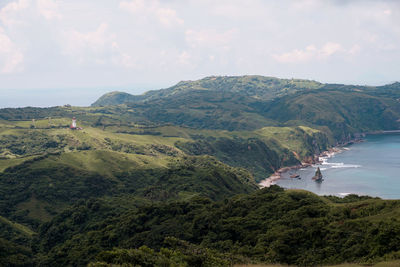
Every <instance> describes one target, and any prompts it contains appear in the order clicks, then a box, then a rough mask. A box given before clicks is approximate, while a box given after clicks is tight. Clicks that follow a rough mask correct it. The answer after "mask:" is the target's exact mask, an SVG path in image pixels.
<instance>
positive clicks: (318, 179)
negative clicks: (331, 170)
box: [312, 167, 323, 182]
mask: <svg viewBox="0 0 400 267" xmlns="http://www.w3.org/2000/svg"><path fill="white" fill-rule="evenodd" d="M312 179H313V180H314V181H316V182H322V181H323V179H322V173H321V170H320V169H319V167H318V168H317V171H316V172H315V175H314V177H313V178H312Z"/></svg>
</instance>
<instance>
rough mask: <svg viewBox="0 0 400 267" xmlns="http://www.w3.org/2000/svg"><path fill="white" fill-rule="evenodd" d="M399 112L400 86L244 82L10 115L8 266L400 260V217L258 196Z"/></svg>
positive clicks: (5, 224) (367, 202)
mask: <svg viewBox="0 0 400 267" xmlns="http://www.w3.org/2000/svg"><path fill="white" fill-rule="evenodd" d="M399 99H400V86H399V83H394V84H391V85H386V86H380V87H366V86H355V85H340V84H321V83H318V82H314V81H307V80H293V79H291V80H285V79H277V78H271V77H262V76H237V77H207V78H204V79H201V80H198V81H185V82H180V83H178V84H177V85H175V86H173V87H170V88H167V89H162V90H156V91H150V92H147V93H145V94H143V95H141V96H132V95H129V94H126V93H120V92H112V93H109V94H106V95H104V96H103V97H101V98H100V99H99V100H98V101H97V102H96V103H94V104H93V106H92V107H71V106H63V107H51V108H33V107H27V108H16V109H11V108H9V109H0V230H1V231H0V232H1V234H0V265H4V266H32V265H36V266H54V265H58V266H69V265H72V266H83V265H86V264H88V263H90V266H109V265H112V264H114V265H124V264H131V265H133V266H135V265H143V266H153V265H161V266H231V265H232V264H234V263H238V264H239V263H278V262H279V263H284V264H296V265H301V266H310V265H321V264H336V263H343V262H359V263H372V262H378V261H386V260H396V259H398V258H400V256H399V255H400V254H399V251H400V248H399V246H398V244H399V243H400V242H399V240H398V238H397V237H398V236H399V235H400V232H399V229H400V226H399V223H398V222H399V216H400V213H399V210H400V207H399V203H398V201H385V200H380V199H372V198H369V197H357V196H349V197H346V198H343V199H340V198H336V197H318V196H316V195H314V194H311V193H308V192H303V191H293V190H288V191H284V190H283V189H280V188H277V187H272V188H270V189H264V190H258V187H257V185H256V182H258V181H260V180H262V179H264V178H266V177H268V176H269V175H270V174H272V173H273V172H275V171H277V170H278V169H279V168H282V167H286V166H292V165H296V164H300V163H301V162H304V161H305V162H309V163H311V162H313V160H314V157H315V155H316V154H319V153H320V152H321V151H324V150H327V149H328V148H330V147H332V146H333V145H334V144H337V143H341V142H346V141H348V140H350V139H352V138H353V137H354V136H357V134H358V133H363V132H369V131H380V130H393V129H399V126H400V125H399V123H400V101H399ZM72 117H76V118H77V120H78V126H79V127H81V128H82V129H81V130H71V129H69V124H70V123H71V118H72Z"/></svg>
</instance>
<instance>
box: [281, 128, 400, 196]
mask: <svg viewBox="0 0 400 267" xmlns="http://www.w3.org/2000/svg"><path fill="white" fill-rule="evenodd" d="M317 167H320V168H321V171H322V175H323V177H324V181H322V182H321V183H318V182H315V181H313V180H312V179H311V178H312V177H313V176H314V173H315V170H316V168H317ZM293 173H298V174H300V176H301V179H293V178H290V175H291V174H293ZM276 184H278V185H280V186H282V187H285V188H299V189H305V190H308V191H312V192H314V193H317V194H319V195H338V196H344V195H346V194H349V193H355V194H359V195H370V196H377V197H381V198H384V199H400V134H382V135H369V136H367V138H366V140H365V142H362V143H358V144H353V145H351V146H348V147H347V148H346V150H344V151H343V152H342V153H338V154H335V155H333V156H332V157H330V158H327V159H325V160H324V163H323V164H319V165H315V166H312V167H309V168H305V169H300V170H296V171H290V172H288V173H284V174H283V178H282V179H280V180H278V181H277V183H276Z"/></svg>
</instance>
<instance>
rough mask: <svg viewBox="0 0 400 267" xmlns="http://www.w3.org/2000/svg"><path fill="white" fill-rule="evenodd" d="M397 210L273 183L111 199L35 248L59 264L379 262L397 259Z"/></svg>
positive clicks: (79, 208) (395, 205)
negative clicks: (214, 194)
mask: <svg viewBox="0 0 400 267" xmlns="http://www.w3.org/2000/svg"><path fill="white" fill-rule="evenodd" d="M93 207H95V208H93ZM399 211H400V202H399V201H388V200H386V201H385V200H380V199H372V198H368V197H363V198H361V197H357V196H354V195H350V196H348V197H346V198H344V199H339V198H336V197H319V196H316V195H314V194H311V193H309V192H305V191H296V190H288V191H284V190H283V189H281V188H278V187H275V186H273V187H271V188H269V189H263V190H259V191H257V192H254V193H252V194H249V195H240V196H235V197H233V198H230V199H227V200H224V201H222V202H212V201H209V200H207V199H204V198H196V199H192V201H190V202H174V203H169V204H156V205H149V206H146V205H145V206H141V207H136V208H133V209H130V210H127V211H125V212H122V211H121V212H118V213H117V214H116V213H115V212H113V204H112V202H110V201H100V200H99V201H95V202H93V201H87V202H86V203H81V204H79V205H75V206H73V207H71V208H70V209H67V210H66V211H65V212H63V213H62V214H60V215H58V216H57V217H56V218H54V220H53V221H52V222H50V223H49V224H46V225H45V227H43V228H42V229H41V231H40V233H39V236H40V240H41V244H40V249H41V251H42V253H46V254H47V256H46V258H43V259H42V260H43V263H57V264H58V265H70V264H72V265H75V264H78V265H83V264H86V263H87V262H88V261H103V262H106V263H107V264H124V263H126V264H127V263H131V264H139V265H140V264H144V263H145V262H146V261H151V260H157V257H158V260H160V257H161V258H163V257H165V258H164V260H165V261H167V260H170V261H172V262H173V261H178V262H179V261H183V262H185V261H186V262H188V263H190V262H193V263H195V264H189V265H191V266H230V265H231V264H232V263H243V262H265V263H276V262H279V263H285V264H296V265H300V266H313V265H321V264H335V263H341V262H345V261H346V262H377V261H381V260H388V259H396V258H398V257H399V256H400V254H399V253H400V243H399V242H398V237H399V235H400V221H399V216H400V213H399ZM61 222H62V224H60V223H61ZM64 233H68V234H67V235H65V234H64ZM166 237H168V238H167V239H166ZM179 240H182V241H179ZM190 244H192V245H190ZM141 246H147V247H150V248H152V249H155V250H156V251H159V249H160V248H161V247H165V248H163V249H161V251H160V254H158V256H157V254H155V252H151V250H148V249H145V248H143V247H142V248H141V249H139V250H138V251H137V250H134V248H139V247H141ZM115 247H119V248H121V249H120V250H117V249H115ZM190 247H191V249H190ZM112 249H113V250H112ZM166 249H168V250H166ZM104 250H112V251H109V252H104ZM65 251H68V253H65ZM210 261H211V262H214V263H213V264H212V263H210ZM207 262H208V263H207ZM148 264H149V265H151V264H150V263H148ZM182 264H183V263H182ZM214 264H216V265H214ZM179 266H184V265H179Z"/></svg>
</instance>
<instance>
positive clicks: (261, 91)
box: [92, 75, 322, 106]
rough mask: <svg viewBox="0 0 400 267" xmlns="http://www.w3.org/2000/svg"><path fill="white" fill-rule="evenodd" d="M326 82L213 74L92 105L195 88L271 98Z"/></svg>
mask: <svg viewBox="0 0 400 267" xmlns="http://www.w3.org/2000/svg"><path fill="white" fill-rule="evenodd" d="M320 87H322V84H321V83H319V82H316V81H310V80H300V79H278V78H274V77H264V76H257V75H246V76H211V77H206V78H203V79H200V80H196V81H181V82H179V83H178V84H176V85H174V86H172V87H169V88H167V89H161V90H152V91H148V92H146V93H144V94H143V95H138V96H133V95H129V94H127V93H122V92H112V93H108V94H105V95H103V96H102V97H100V98H99V99H98V100H97V101H96V102H94V103H93V104H92V106H107V105H117V104H126V103H128V102H140V101H150V100H156V99H162V98H166V97H170V96H179V95H181V94H187V93H190V92H192V91H199V90H201V91H214V92H219V93H222V92H225V93H235V94H238V95H241V96H248V97H252V98H255V99H262V100H268V99H272V98H275V97H279V96H283V95H286V94H291V93H295V92H297V91H302V90H306V89H318V88H320Z"/></svg>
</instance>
